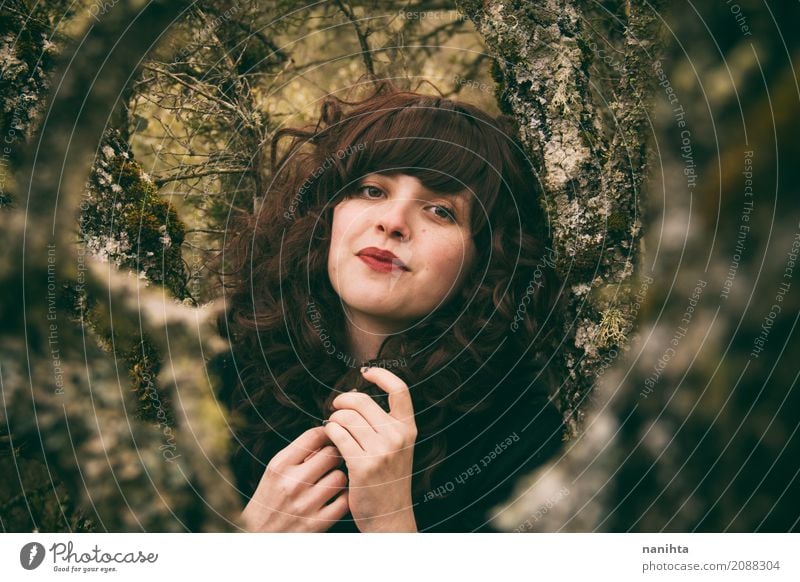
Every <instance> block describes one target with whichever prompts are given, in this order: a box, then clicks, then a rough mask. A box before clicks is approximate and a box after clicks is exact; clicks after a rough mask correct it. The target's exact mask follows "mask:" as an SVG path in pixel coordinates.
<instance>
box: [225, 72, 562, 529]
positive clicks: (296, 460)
mask: <svg viewBox="0 0 800 582" xmlns="http://www.w3.org/2000/svg"><path fill="white" fill-rule="evenodd" d="M513 135H514V128H513V124H512V123H511V119H510V118H508V117H506V116H500V117H497V118H493V117H492V116H490V115H488V114H486V113H485V112H483V111H482V110H480V109H479V108H477V107H475V106H472V105H469V104H466V103H458V102H454V101H451V100H448V99H444V98H438V97H432V96H428V95H423V94H420V93H416V92H411V91H402V90H399V89H398V88H397V87H396V86H395V85H394V84H392V83H391V82H388V81H379V82H377V83H376V84H375V86H374V87H373V88H372V91H371V93H370V94H369V95H368V96H367V97H366V98H364V99H362V100H361V101H355V102H350V101H343V100H339V99H336V98H328V99H327V100H325V102H324V103H323V105H322V110H321V116H320V119H319V122H318V123H317V124H316V126H315V127H313V128H306V129H283V130H280V131H278V132H277V134H276V135H275V136H274V139H273V143H272V169H273V176H274V180H273V182H272V184H271V185H270V187H269V191H268V192H267V193H266V196H265V197H264V199H263V200H264V202H263V204H262V205H261V207H260V208H258V209H257V211H256V212H255V213H254V215H253V216H246V217H240V218H239V220H240V223H239V224H237V225H235V226H234V227H233V228H232V229H230V231H231V232H232V233H234V236H232V238H231V239H230V240H229V241H228V243H227V244H226V250H225V253H224V256H223V264H224V268H223V271H222V273H223V283H224V284H225V288H226V289H229V290H230V293H229V294H228V295H227V296H226V298H225V299H226V317H225V318H224V320H222V321H220V327H221V330H222V331H223V332H224V334H225V335H226V336H227V337H228V338H229V339H230V342H231V346H232V350H231V352H230V354H228V355H227V356H226V357H225V358H223V359H222V360H221V362H220V365H221V374H222V377H223V384H222V385H223V388H222V390H221V393H220V395H221V398H222V399H223V400H224V401H225V402H227V403H228V405H229V406H230V408H231V411H232V419H233V423H232V427H233V429H232V430H233V434H234V437H235V442H236V446H235V454H234V456H233V467H234V471H235V474H236V479H237V485H238V487H239V488H240V490H241V491H242V494H243V497H244V499H245V501H246V508H245V510H244V512H243V515H242V517H243V521H244V523H245V525H246V527H247V529H248V530H250V531H315V532H321V531H353V532H355V531H361V532H373V531H442V532H465V531H493V530H492V528H491V527H490V525H489V521H490V518H491V516H490V515H489V512H488V510H489V509H490V508H491V507H492V506H493V505H495V504H497V503H498V502H502V501H505V500H506V498H507V497H508V495H509V494H510V492H511V489H512V485H513V483H514V482H515V480H516V478H518V477H519V476H520V475H523V474H525V473H527V472H529V471H530V470H531V469H532V468H534V467H536V466H537V465H539V464H541V463H543V462H544V461H545V460H547V459H548V458H550V457H551V456H552V455H554V454H555V453H556V451H557V450H558V448H559V446H560V442H561V435H562V423H561V416H560V414H559V413H558V411H557V410H556V408H555V407H554V406H553V405H552V404H551V403H550V401H549V399H548V390H547V386H548V381H547V380H546V378H545V373H546V372H547V368H546V366H545V365H544V363H545V362H546V361H547V359H548V357H549V355H550V354H548V353H546V349H547V346H550V345H551V343H550V342H549V341H548V340H549V338H548V336H549V335H551V333H552V330H553V329H556V327H555V326H554V325H553V319H554V315H555V313H556V312H557V310H555V309H554V305H555V302H556V298H557V297H558V296H559V281H558V280H557V279H556V277H555V274H554V272H553V270H552V268H551V267H552V266H553V263H552V256H551V254H550V253H549V252H548V248H547V241H548V236H547V235H548V232H547V225H546V220H545V217H544V215H543V212H542V210H541V205H540V201H539V189H538V186H537V179H536V176H535V173H534V171H533V169H532V168H531V167H530V164H529V162H528V161H527V159H526V158H525V156H524V155H523V153H522V150H521V148H520V146H519V144H518V143H517V141H516V140H515V139H514V138H513V137H512V136H513ZM286 137H289V138H291V141H290V143H289V144H288V147H287V148H286V149H285V150H284V151H283V152H282V155H278V147H279V146H280V145H281V141H282V140H283V139H284V138H286ZM548 330H550V331H548ZM364 366H366V368H364Z"/></svg>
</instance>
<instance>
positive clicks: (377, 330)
mask: <svg viewBox="0 0 800 582" xmlns="http://www.w3.org/2000/svg"><path fill="white" fill-rule="evenodd" d="M403 327H404V326H402V325H398V324H392V323H391V322H386V321H378V320H375V319H374V318H371V317H366V316H364V315H363V314H361V313H357V312H353V311H350V313H348V315H347V337H348V342H349V346H348V348H349V351H350V355H351V356H352V357H353V358H354V359H355V360H356V361H357V362H365V361H367V360H370V359H375V358H377V357H378V350H380V347H381V344H383V341H384V340H385V339H386V338H387V337H388V336H390V335H393V334H395V333H397V332H398V331H400V330H401V329H403Z"/></svg>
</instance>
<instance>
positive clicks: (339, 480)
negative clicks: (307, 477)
mask: <svg viewBox="0 0 800 582" xmlns="http://www.w3.org/2000/svg"><path fill="white" fill-rule="evenodd" d="M346 487H347V475H346V474H345V472H344V471H340V470H338V469H337V470H335V471H331V472H330V473H327V474H326V475H325V476H324V477H322V479H320V480H319V481H317V482H316V483H315V484H314V486H313V487H311V489H309V490H308V494H307V499H308V504H309V507H311V509H313V510H315V511H316V510H317V509H319V508H321V507H322V506H323V505H325V503H327V502H328V500H330V499H331V498H333V497H334V496H336V495H338V494H339V493H341V491H342V489H345V488H346Z"/></svg>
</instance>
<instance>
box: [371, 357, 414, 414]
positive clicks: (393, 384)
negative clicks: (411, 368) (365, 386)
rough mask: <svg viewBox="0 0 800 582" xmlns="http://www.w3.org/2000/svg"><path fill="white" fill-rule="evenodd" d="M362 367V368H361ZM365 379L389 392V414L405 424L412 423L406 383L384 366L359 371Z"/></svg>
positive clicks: (412, 409)
mask: <svg viewBox="0 0 800 582" xmlns="http://www.w3.org/2000/svg"><path fill="white" fill-rule="evenodd" d="M362 369H363V368H362ZM361 375H362V376H364V378H365V379H366V380H369V381H370V382H372V383H373V384H375V385H376V386H377V387H378V388H380V389H381V390H383V391H384V392H387V393H388V394H389V415H390V416H392V417H393V418H396V419H397V420H400V421H402V422H404V423H406V424H413V425H414V426H416V424H415V423H414V404H413V403H412V402H411V392H410V391H409V390H408V385H406V383H405V382H403V380H402V379H400V378H399V377H398V376H397V375H396V374H394V373H392V372H390V371H389V370H387V369H386V368H378V367H372V368H367V369H366V370H364V371H363V372H362V373H361Z"/></svg>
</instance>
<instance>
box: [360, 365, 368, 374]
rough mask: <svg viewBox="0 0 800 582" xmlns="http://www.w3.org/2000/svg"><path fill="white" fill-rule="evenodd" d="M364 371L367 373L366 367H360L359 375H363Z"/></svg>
mask: <svg viewBox="0 0 800 582" xmlns="http://www.w3.org/2000/svg"><path fill="white" fill-rule="evenodd" d="M366 371H367V366H361V373H362V374H363V373H364V372H366Z"/></svg>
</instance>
